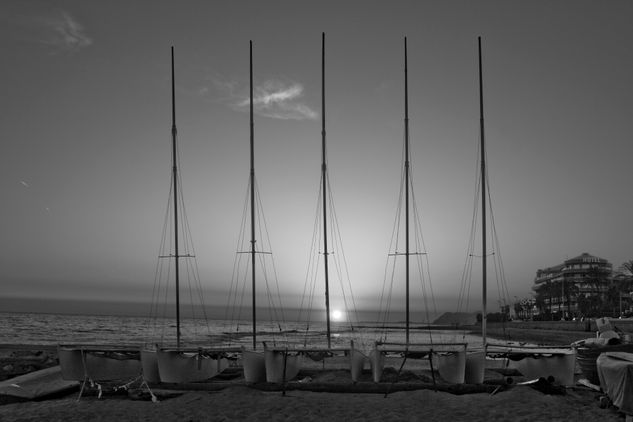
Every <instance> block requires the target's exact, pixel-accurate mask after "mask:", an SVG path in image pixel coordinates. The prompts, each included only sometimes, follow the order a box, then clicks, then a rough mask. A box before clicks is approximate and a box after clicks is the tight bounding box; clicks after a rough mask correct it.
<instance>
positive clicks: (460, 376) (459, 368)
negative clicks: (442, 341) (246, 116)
mask: <svg viewBox="0 0 633 422" xmlns="http://www.w3.org/2000/svg"><path fill="white" fill-rule="evenodd" d="M465 371H466V351H465V350H460V351H457V352H447V353H441V354H438V355H437V372H438V373H439V374H440V377H442V379H444V381H446V382H448V383H451V384H463V383H464V378H465Z"/></svg>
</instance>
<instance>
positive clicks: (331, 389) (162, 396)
mask: <svg viewBox="0 0 633 422" xmlns="http://www.w3.org/2000/svg"><path fill="white" fill-rule="evenodd" d="M506 328H507V327H506ZM520 328H521V327H520V326H519V327H515V328H514V329H515V330H516V331H515V332H514V335H515V337H516V338H517V339H522V340H524V341H525V340H534V339H535V338H537V337H538V338H542V339H544V340H545V338H557V339H558V341H559V342H560V343H566V344H569V343H568V342H569V341H570V339H573V340H578V339H579V338H582V337H587V336H588V335H591V333H586V332H580V331H575V332H574V331H567V332H565V331H555V330H546V329H543V327H534V328H533V329H520ZM536 328H538V329H536ZM546 328H547V327H546ZM627 328H628V327H627ZM627 331H628V330H627ZM506 334H507V332H506ZM544 342H545V341H544ZM547 342H548V343H551V342H550V341H547ZM56 352H57V351H56V348H55V346H33V345H7V344H5V345H0V381H3V380H7V379H11V378H13V377H15V376H17V375H20V374H24V373H29V372H32V371H36V370H40V369H43V368H50V367H54V366H55V365H57V364H58V362H57V353H56ZM346 362H347V361H346V359H344V358H340V359H339V360H338V361H337V360H336V358H332V360H328V361H327V364H325V365H324V364H322V363H317V362H306V364H305V365H304V367H303V368H304V369H302V371H301V372H300V373H299V376H298V377H297V379H295V380H294V381H293V382H291V383H289V384H288V386H287V390H286V391H285V392H283V391H282V390H281V388H280V387H279V386H274V385H269V384H268V385H267V384H262V385H257V386H247V385H245V384H244V380H243V377H242V376H241V371H240V370H239V368H232V371H228V374H227V375H226V376H224V377H220V379H214V380H213V381H210V382H206V383H196V384H189V385H180V386H176V385H165V384H158V385H153V386H151V388H152V392H153V393H154V394H155V396H156V397H157V401H156V402H153V401H152V400H151V396H150V394H149V392H148V390H147V388H145V387H141V385H140V382H137V383H136V384H134V385H132V386H131V388H130V389H129V390H127V391H121V390H119V391H116V392H115V391H114V390H113V389H112V387H113V386H112V385H103V390H102V391H103V394H102V397H101V398H99V397H98V390H97V389H95V388H87V390H86V391H85V393H84V395H83V396H82V397H81V399H80V400H77V398H78V396H79V391H78V387H77V388H76V389H74V390H72V391H69V392H67V393H64V394H63V395H61V396H57V397H54V398H47V399H45V400H41V401H23V402H15V401H16V400H13V399H8V400H7V399H6V396H5V399H4V400H2V401H0V404H1V405H0V421H7V422H8V421H34V420H35V421H85V420H91V421H112V420H116V421H120V422H122V421H154V420H167V421H233V420H262V421H263V420H271V421H295V420H301V421H319V420H330V421H418V420H419V421H422V420H424V421H452V422H457V421H470V422H473V421H475V422H476V421H541V420H547V421H578V420H586V421H624V420H625V416H624V415H623V414H621V413H618V411H617V409H616V408H614V407H612V406H611V407H608V406H606V407H605V406H604V405H603V406H602V407H601V401H600V398H601V397H602V396H603V395H604V394H603V393H601V392H599V391H595V390H592V389H590V388H588V387H585V386H582V385H575V386H573V387H567V388H564V387H558V389H557V391H553V392H554V393H555V392H559V393H563V394H548V391H545V392H544V391H543V390H542V389H541V390H539V389H537V388H535V387H534V386H527V385H517V384H518V383H519V382H521V381H525V380H526V379H525V378H524V377H522V376H521V375H520V374H508V373H504V372H503V371H501V370H495V369H487V370H486V376H485V382H484V384H483V385H478V386H475V385H462V386H455V385H447V384H442V382H441V380H439V383H438V384H435V385H434V384H433V383H432V378H431V376H430V374H431V372H430V371H429V367H428V363H427V362H426V361H424V360H410V361H408V362H407V363H406V365H405V366H404V368H403V372H402V373H401V374H400V375H399V376H397V377H396V369H397V368H398V366H399V365H398V361H397V359H394V360H393V361H392V362H390V365H389V366H391V368H392V369H390V371H389V370H386V371H385V375H384V377H383V381H382V382H381V383H379V384H375V383H373V382H372V381H371V374H370V373H369V371H368V370H366V371H365V373H363V376H362V377H361V379H360V380H359V382H358V383H357V384H355V385H354V384H352V382H351V379H350V374H349V371H348V370H346V367H347V366H346V365H347V364H346ZM393 368H395V369H393ZM508 377H510V378H512V383H511V384H508V383H507V380H508ZM577 378H578V379H580V378H582V374H581V373H578V374H577ZM386 391H388V392H389V394H387V395H385V394H384V393H385V392H386ZM549 393H552V391H549ZM603 404H604V403H603Z"/></svg>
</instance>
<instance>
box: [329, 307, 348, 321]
mask: <svg viewBox="0 0 633 422" xmlns="http://www.w3.org/2000/svg"><path fill="white" fill-rule="evenodd" d="M332 319H333V320H334V321H343V320H344V319H345V314H343V312H342V311H339V310H338V309H334V310H333V311H332Z"/></svg>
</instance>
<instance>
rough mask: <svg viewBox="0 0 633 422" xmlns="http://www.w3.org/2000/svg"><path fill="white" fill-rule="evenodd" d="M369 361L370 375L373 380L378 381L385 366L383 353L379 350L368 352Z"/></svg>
mask: <svg viewBox="0 0 633 422" xmlns="http://www.w3.org/2000/svg"><path fill="white" fill-rule="evenodd" d="M369 363H370V365H371V375H372V378H373V379H374V382H380V379H381V378H382V371H383V369H384V368H385V355H383V354H382V353H380V351H379V350H372V351H371V353H370V354H369Z"/></svg>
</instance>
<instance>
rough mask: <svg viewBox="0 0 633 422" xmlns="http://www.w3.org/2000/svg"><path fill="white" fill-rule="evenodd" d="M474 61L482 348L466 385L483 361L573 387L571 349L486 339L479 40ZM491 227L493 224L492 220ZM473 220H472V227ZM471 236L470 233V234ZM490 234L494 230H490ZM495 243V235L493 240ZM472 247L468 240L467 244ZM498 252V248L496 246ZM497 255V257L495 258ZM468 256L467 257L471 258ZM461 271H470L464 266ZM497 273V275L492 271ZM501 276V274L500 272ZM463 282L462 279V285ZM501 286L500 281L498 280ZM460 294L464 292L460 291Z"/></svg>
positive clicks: (472, 357)
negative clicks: (498, 361) (500, 361)
mask: <svg viewBox="0 0 633 422" xmlns="http://www.w3.org/2000/svg"><path fill="white" fill-rule="evenodd" d="M477 42H478V57H479V128H480V146H479V149H480V154H481V155H480V163H479V164H480V173H479V177H480V186H481V189H480V191H481V242H482V245H481V248H482V249H481V257H482V261H481V263H482V267H481V270H482V275H481V276H482V304H481V306H482V310H481V312H482V313H481V315H482V318H481V335H482V342H483V347H481V348H469V350H468V353H467V357H466V376H465V381H466V382H467V383H473V384H476V383H482V382H483V380H484V371H485V367H486V364H487V362H489V361H488V360H487V359H486V358H487V357H495V358H497V359H500V358H503V359H506V360H505V361H504V363H505V364H506V365H507V366H511V367H514V368H516V369H517V370H519V372H521V373H522V374H523V375H524V376H526V377H528V378H539V377H549V376H553V377H554V379H555V380H556V382H558V383H560V384H563V385H573V383H574V366H575V360H576V352H575V350H574V349H573V348H572V347H549V346H525V345H519V344H510V343H503V342H493V341H490V340H489V339H488V337H487V332H486V324H487V281H488V280H487V275H488V274H487V257H488V255H489V254H490V251H489V250H488V246H487V243H486V240H487V236H488V234H487V232H486V223H487V216H486V204H487V203H488V202H490V198H489V189H487V188H488V184H487V182H488V174H487V168H486V149H485V148H486V144H485V133H484V102H483V72H482V52H481V37H478V39H477ZM487 192H488V193H487ZM492 222H493V224H494V220H492ZM474 223H475V219H473V224H474ZM472 232H473V233H474V230H473V231H472ZM493 232H494V228H493ZM493 240H496V235H495V236H493ZM471 244H472V240H471ZM497 248H498V245H497ZM496 255H498V253H497V254H496ZM472 256H473V255H472V254H469V257H472ZM465 268H470V265H469V264H467V265H466V266H465ZM495 272H498V271H495ZM500 272H502V271H500ZM465 280H466V277H464V280H463V282H464V281H465ZM502 284H504V281H503V280H502ZM462 291H464V289H463V288H462Z"/></svg>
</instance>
